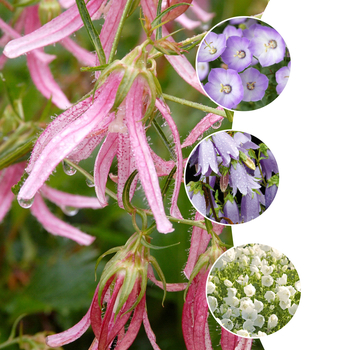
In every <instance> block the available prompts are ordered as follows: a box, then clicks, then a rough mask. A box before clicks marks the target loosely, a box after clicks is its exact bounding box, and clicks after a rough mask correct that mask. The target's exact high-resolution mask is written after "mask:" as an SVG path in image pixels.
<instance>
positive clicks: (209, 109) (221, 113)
mask: <svg viewBox="0 0 350 350" xmlns="http://www.w3.org/2000/svg"><path fill="white" fill-rule="evenodd" d="M162 96H163V97H164V98H165V99H166V100H169V101H173V102H176V103H179V104H181V105H184V106H188V107H192V108H196V109H199V110H201V111H203V112H207V113H213V114H216V115H219V116H221V117H224V118H227V116H226V113H225V112H224V111H221V110H219V109H216V108H213V107H208V106H205V105H202V104H200V103H197V102H192V101H188V100H185V99H183V98H179V97H175V96H171V95H168V94H164V93H163V94H162Z"/></svg>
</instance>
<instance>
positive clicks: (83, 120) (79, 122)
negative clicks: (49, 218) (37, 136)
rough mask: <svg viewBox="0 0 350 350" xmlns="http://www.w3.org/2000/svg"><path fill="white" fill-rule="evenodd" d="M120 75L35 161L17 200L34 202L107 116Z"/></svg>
mask: <svg viewBox="0 0 350 350" xmlns="http://www.w3.org/2000/svg"><path fill="white" fill-rule="evenodd" d="M119 83H120V75H118V74H111V75H110V76H109V77H108V79H107V81H106V82H105V83H104V84H103V86H102V87H101V89H102V92H101V94H100V95H99V96H98V97H97V98H95V100H94V102H93V104H92V105H91V106H90V108H89V109H88V110H87V111H86V112H85V113H84V115H82V116H81V117H80V118H78V119H76V120H75V121H73V122H72V123H71V124H70V125H69V126H68V127H67V128H65V129H64V130H62V131H61V132H60V133H58V134H57V135H56V136H55V137H53V138H52V140H51V141H49V142H48V144H47V145H46V147H45V148H44V149H43V151H42V153H41V154H40V155H39V156H38V158H37V160H36V161H35V163H34V165H33V168H32V170H31V173H30V175H29V177H28V178H27V180H26V182H25V183H24V185H23V186H22V188H21V190H20V192H19V194H18V199H22V198H23V199H31V198H33V197H34V195H35V193H36V192H37V191H38V189H39V188H40V187H41V186H42V185H43V183H44V182H45V181H46V179H47V178H48V177H49V176H50V174H51V173H52V171H53V170H54V169H55V167H56V166H57V164H59V162H60V161H62V160H63V159H64V158H65V157H66V156H67V155H68V154H69V153H70V152H71V151H72V150H73V149H74V147H76V146H77V145H78V144H79V143H80V142H81V141H82V140H83V139H84V137H85V136H86V135H88V134H89V133H90V132H91V131H92V130H93V128H94V127H95V126H96V125H98V123H99V122H100V121H101V120H102V119H103V118H104V117H105V116H106V115H107V114H108V112H109V111H110V109H111V108H112V106H113V104H114V100H115V93H116V91H117V89H118V86H119Z"/></svg>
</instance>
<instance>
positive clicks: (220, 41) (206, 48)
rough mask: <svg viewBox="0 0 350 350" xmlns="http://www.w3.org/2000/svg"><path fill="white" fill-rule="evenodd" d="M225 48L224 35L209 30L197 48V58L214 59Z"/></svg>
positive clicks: (200, 60) (199, 59)
mask: <svg viewBox="0 0 350 350" xmlns="http://www.w3.org/2000/svg"><path fill="white" fill-rule="evenodd" d="M225 49H226V35H225V34H216V33H214V32H210V33H209V34H207V35H206V36H205V38H204V39H203V41H202V43H201V45H200V47H199V49H198V56H197V60H198V61H199V62H210V61H214V60H216V59H217V58H218V57H220V55H221V54H222V53H223V52H224V51H225Z"/></svg>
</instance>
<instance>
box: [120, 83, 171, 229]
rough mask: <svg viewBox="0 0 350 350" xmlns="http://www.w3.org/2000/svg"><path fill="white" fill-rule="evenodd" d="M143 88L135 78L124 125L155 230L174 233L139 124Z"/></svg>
mask: <svg viewBox="0 0 350 350" xmlns="http://www.w3.org/2000/svg"><path fill="white" fill-rule="evenodd" d="M143 87H144V82H143V80H141V79H139V78H136V80H135V81H134V83H133V85H132V87H131V89H130V91H129V93H128V95H127V97H126V103H125V107H126V109H125V116H126V124H127V127H128V130H129V136H130V141H131V146H132V149H133V152H134V157H135V161H136V166H137V169H138V172H139V177H140V180H141V184H142V187H143V189H144V191H145V195H146V198H147V201H148V204H149V206H150V208H151V210H152V212H153V215H154V219H155V221H156V223H157V230H158V231H159V232H162V233H168V232H172V231H174V229H173V226H172V224H171V223H170V221H169V220H168V219H167V217H166V215H165V212H164V207H163V199H162V194H161V191H160V187H159V182H158V176H157V172H156V169H155V167H154V164H153V161H152V156H151V153H150V151H149V146H148V142H147V137H146V132H145V128H144V126H143V124H142V122H141V119H142V117H143V115H142V107H143V102H142V101H143Z"/></svg>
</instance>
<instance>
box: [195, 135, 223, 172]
mask: <svg viewBox="0 0 350 350" xmlns="http://www.w3.org/2000/svg"><path fill="white" fill-rule="evenodd" d="M198 148H199V151H198V171H197V173H196V176H197V175H199V174H202V175H203V176H209V175H210V174H211V172H212V171H213V172H214V173H215V174H218V173H219V167H218V162H217V159H216V152H215V148H214V145H213V143H212V142H211V140H210V139H206V140H204V141H203V142H201V143H200V144H199V145H198Z"/></svg>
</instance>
